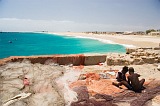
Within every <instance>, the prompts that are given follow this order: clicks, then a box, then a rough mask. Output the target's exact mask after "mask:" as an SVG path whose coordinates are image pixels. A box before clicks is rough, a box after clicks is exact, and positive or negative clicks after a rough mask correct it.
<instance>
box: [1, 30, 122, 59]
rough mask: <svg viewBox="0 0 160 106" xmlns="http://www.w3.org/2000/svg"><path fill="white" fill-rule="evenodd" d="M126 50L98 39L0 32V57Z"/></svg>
mask: <svg viewBox="0 0 160 106" xmlns="http://www.w3.org/2000/svg"><path fill="white" fill-rule="evenodd" d="M108 52H118V53H119V52H120V53H124V52H125V47H124V46H122V45H118V44H107V43H103V42H101V41H98V40H93V39H87V38H76V37H70V36H59V35H53V34H44V33H29V32H28V33H22V32H2V33H0V59H2V58H6V57H9V56H31V55H49V54H82V53H108Z"/></svg>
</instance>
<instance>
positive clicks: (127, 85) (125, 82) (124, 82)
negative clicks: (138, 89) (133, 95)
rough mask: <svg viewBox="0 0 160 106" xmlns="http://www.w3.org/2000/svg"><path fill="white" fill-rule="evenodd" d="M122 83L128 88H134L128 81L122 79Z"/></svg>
mask: <svg viewBox="0 0 160 106" xmlns="http://www.w3.org/2000/svg"><path fill="white" fill-rule="evenodd" d="M120 84H121V85H124V86H125V87H126V88H128V89H129V90H132V87H131V86H130V85H129V84H128V82H127V81H121V82H120Z"/></svg>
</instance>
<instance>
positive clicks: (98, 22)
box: [0, 0, 160, 32]
mask: <svg viewBox="0 0 160 106" xmlns="http://www.w3.org/2000/svg"><path fill="white" fill-rule="evenodd" d="M150 28H155V29H160V0H0V30H2V31H39V30H48V31H55V32H61V31H139V30H146V29H150Z"/></svg>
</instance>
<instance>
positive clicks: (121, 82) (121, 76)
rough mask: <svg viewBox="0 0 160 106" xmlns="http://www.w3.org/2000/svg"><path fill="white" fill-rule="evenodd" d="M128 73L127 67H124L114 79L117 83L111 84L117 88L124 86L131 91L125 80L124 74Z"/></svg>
mask: <svg viewBox="0 0 160 106" xmlns="http://www.w3.org/2000/svg"><path fill="white" fill-rule="evenodd" d="M127 72H128V67H127V66H124V67H123V69H122V71H121V72H118V73H117V76H116V79H117V81H118V83H116V82H112V84H113V85H115V86H117V87H119V86H121V85H124V86H126V87H127V88H129V89H131V87H130V86H129V84H128V82H127V80H126V73H127Z"/></svg>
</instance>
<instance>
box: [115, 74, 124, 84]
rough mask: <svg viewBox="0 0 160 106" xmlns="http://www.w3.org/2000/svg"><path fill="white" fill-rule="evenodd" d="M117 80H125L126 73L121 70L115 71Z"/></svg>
mask: <svg viewBox="0 0 160 106" xmlns="http://www.w3.org/2000/svg"><path fill="white" fill-rule="evenodd" d="M116 79H117V81H119V82H120V81H126V75H125V74H123V73H122V72H118V73H117V77H116Z"/></svg>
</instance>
